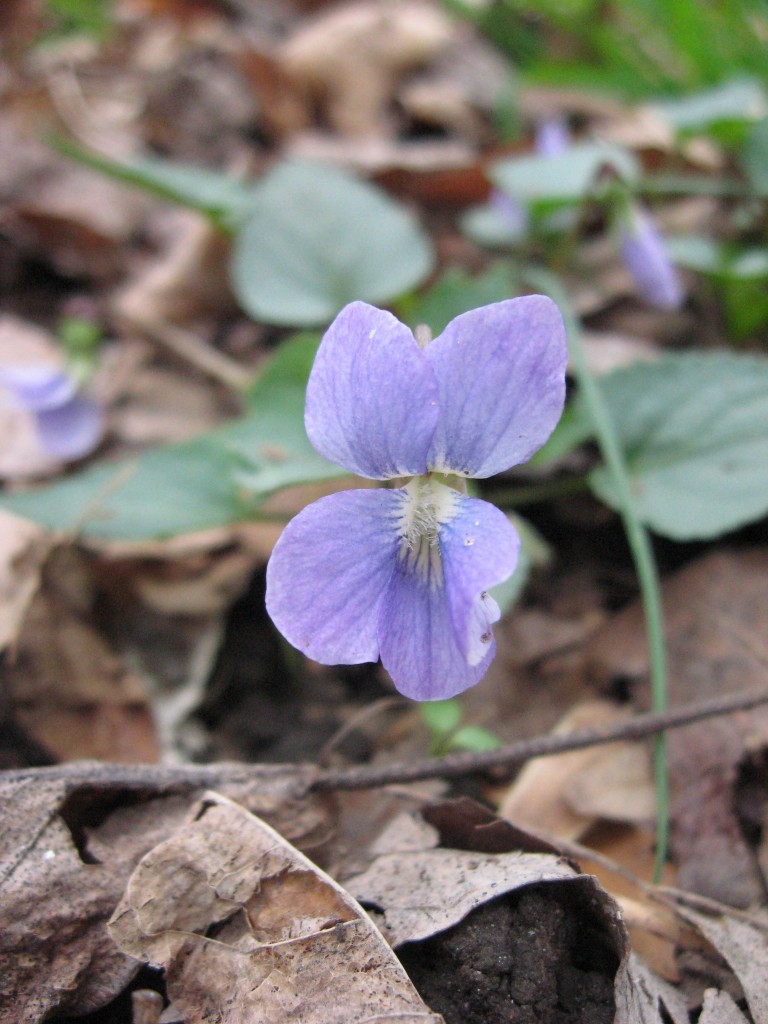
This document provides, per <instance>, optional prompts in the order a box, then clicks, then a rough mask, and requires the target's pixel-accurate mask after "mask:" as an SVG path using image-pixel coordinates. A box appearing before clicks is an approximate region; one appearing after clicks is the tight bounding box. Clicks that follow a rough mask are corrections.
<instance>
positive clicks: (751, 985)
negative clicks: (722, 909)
mask: <svg viewBox="0 0 768 1024" xmlns="http://www.w3.org/2000/svg"><path fill="white" fill-rule="evenodd" d="M675 911H676V913H677V914H678V915H679V916H680V917H681V918H682V919H683V920H684V921H685V922H686V923H688V924H690V925H693V927H694V928H695V929H696V930H697V931H698V932H699V933H700V934H701V935H703V936H704V938H705V939H706V940H707V941H708V942H710V943H711V944H712V945H713V946H714V947H715V949H716V950H717V951H718V953H719V954H720V955H721V956H722V957H723V959H724V960H726V961H727V963H728V965H729V967H730V968H731V969H732V971H733V973H734V974H735V975H736V977H737V978H738V980H739V982H740V983H741V987H742V988H743V990H744V996H745V998H746V1000H747V1003H748V1005H749V1009H750V1012H751V1014H752V1019H753V1020H754V1021H760V1022H762V1021H766V1020H768V971H766V967H765V965H766V963H768V916H767V915H766V914H765V912H756V913H755V914H754V918H755V923H754V924H751V923H750V922H749V921H746V920H744V919H743V918H739V917H735V916H731V915H730V914H723V915H721V916H719V917H718V916H714V915H710V914H705V913H703V912H702V911H699V910H694V909H693V908H692V907H690V906H687V905H686V904H685V903H683V902H680V903H678V904H677V906H676V907H675ZM719 1011H721V1012H723V1013H725V1012H726V1011H725V1010H724V1009H723V1008H722V1007H720V1008H719ZM713 1012H714V1010H713ZM715 1019H716V1018H715ZM724 1019H728V1018H724Z"/></svg>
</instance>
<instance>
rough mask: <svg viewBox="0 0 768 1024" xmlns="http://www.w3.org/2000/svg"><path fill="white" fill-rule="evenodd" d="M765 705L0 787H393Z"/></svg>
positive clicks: (119, 769) (62, 771)
mask: <svg viewBox="0 0 768 1024" xmlns="http://www.w3.org/2000/svg"><path fill="white" fill-rule="evenodd" d="M761 704H768V690H752V691H749V692H746V693H738V694H731V695H728V696H725V697H718V698H716V699H714V700H708V701H701V702H700V703H695V704H686V705H683V706H682V707H678V708H673V709H672V710H671V711H666V712H665V713H664V714H654V713H652V712H648V713H645V714H640V715H635V716H634V717H633V718H629V719H623V720H621V721H619V722H613V723H611V724H610V725H606V726H603V727H600V728H591V729H582V730H580V731H578V732H571V733H565V734H560V733H547V734H546V735H544V736H534V737H533V738H531V739H526V740H519V741H518V742H517V743H511V744H508V745H506V746H503V747H498V748H497V749H496V750H485V751H480V752H476V753H475V752H466V753H465V752H462V753H456V754H447V755H446V756H445V757H434V758H429V759H427V760H423V761H408V762H396V763H394V764H387V765H360V766H357V767H354V768H341V769H327V770H325V771H322V770H319V769H317V768H316V767H314V766H313V765H306V764H304V765H302V764H296V765H285V764H273V765H266V764H254V765H249V764H240V763H233V762H224V763H219V764H210V765H162V764H150V765H141V764H137V765H132V764H109V763H106V762H100V761H72V762H70V763H68V764H60V765H54V766H52V767H49V768H18V769H13V770H11V771H4V772H0V782H9V783H14V782H16V783H18V782H24V781H34V780H36V781H40V782H43V781H63V782H67V783H69V784H70V785H71V786H77V785H88V784H94V785H98V784H101V785H108V786H111V787H113V788H122V789H142V788H144V789H146V788H148V787H152V786H163V787H166V788H169V789H175V790H177V791H184V790H187V791H189V790H194V789H201V788H205V787H211V788H215V787H216V786H217V785H222V784H227V783H228V784H233V783H253V782H256V781H258V780H259V778H264V779H265V780H266V779H267V778H268V777H274V778H275V780H278V779H279V780H282V781H285V782H286V783H287V782H288V781H289V780H290V779H291V778H292V777H293V778H295V782H296V788H297V790H301V789H302V788H303V789H304V790H305V791H306V792H309V791H310V790H325V791H328V790H341V789H373V788H375V787H377V786H389V785H392V784H395V783H406V782H417V781H420V780H422V779H432V778H441V777H449V778H450V777H456V776H460V775H467V774H469V773H471V772H479V771H486V770H488V769H490V768H510V767H512V766H516V765H520V764H523V763H524V762H525V761H529V760H530V759H531V758H534V757H551V756H553V755H555V754H563V753H566V752H567V751H569V750H583V749H584V748H585V747H594V746H599V745H601V744H606V743H615V742H617V741H619V740H637V739H642V738H644V737H647V736H654V735H657V734H658V733H660V732H664V731H666V730H667V729H680V728H682V727H683V726H685V725H692V724H693V723H694V722H699V721H701V720H702V719H705V718H715V717H717V716H719V715H729V714H734V713H735V712H737V711H749V710H751V709H752V708H755V707H758V706H760V705H761Z"/></svg>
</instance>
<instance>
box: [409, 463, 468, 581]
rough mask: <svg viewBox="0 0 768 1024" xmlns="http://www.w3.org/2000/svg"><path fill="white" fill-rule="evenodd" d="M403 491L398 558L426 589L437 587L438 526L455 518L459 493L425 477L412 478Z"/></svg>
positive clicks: (440, 576)
mask: <svg viewBox="0 0 768 1024" xmlns="http://www.w3.org/2000/svg"><path fill="white" fill-rule="evenodd" d="M403 490H404V496H403V504H402V507H401V509H400V512H399V515H398V532H399V534H400V538H401V539H400V550H399V556H400V559H401V561H402V563H403V565H404V568H405V569H406V571H408V572H417V573H418V574H419V575H420V576H421V577H422V579H423V580H425V581H428V582H429V584H430V586H439V585H440V584H441V583H442V580H443V563H442V559H441V556H440V545H439V543H438V539H439V534H440V527H441V526H442V525H443V524H444V523H449V522H450V521H451V520H452V519H453V518H454V516H455V515H456V513H457V511H458V509H457V505H458V499H459V494H458V492H457V491H455V490H454V489H453V488H452V487H447V486H446V485H445V484H442V483H439V482H438V481H437V480H435V479H434V478H432V477H428V476H417V477H414V478H413V480H411V481H410V483H408V484H406V486H405V488H404V489H403Z"/></svg>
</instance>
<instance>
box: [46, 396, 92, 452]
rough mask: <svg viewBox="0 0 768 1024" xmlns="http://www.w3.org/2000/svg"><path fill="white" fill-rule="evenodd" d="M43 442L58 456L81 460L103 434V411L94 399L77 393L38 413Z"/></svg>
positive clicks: (47, 449)
mask: <svg viewBox="0 0 768 1024" xmlns="http://www.w3.org/2000/svg"><path fill="white" fill-rule="evenodd" d="M35 423H36V425H37V431H38V434H39V435H40V442H41V444H42V445H43V447H44V448H45V450H46V451H47V452H48V453H49V454H50V455H53V457H54V458H57V459H66V460H70V459H82V458H83V457H84V456H85V455H88V454H90V453H91V452H92V451H93V450H94V448H96V446H97V445H98V443H99V441H100V440H101V438H102V435H103V433H104V413H103V411H102V409H101V406H99V405H98V404H97V403H96V402H94V401H93V399H92V398H88V397H86V396H85V395H75V397H74V398H72V399H71V400H70V401H69V402H65V403H64V405H60V406H58V407H56V408H52V409H43V410H41V411H40V412H38V413H36V414H35Z"/></svg>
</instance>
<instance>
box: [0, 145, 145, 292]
mask: <svg viewBox="0 0 768 1024" xmlns="http://www.w3.org/2000/svg"><path fill="white" fill-rule="evenodd" d="M51 164H52V166H51V173H50V177H49V178H48V180H46V181H45V182H44V183H42V184H40V183H35V187H34V189H31V190H30V191H29V193H28V194H26V195H24V196H21V197H19V198H18V199H17V200H16V202H14V203H13V205H12V206H11V208H10V210H9V211H8V215H7V217H6V230H7V231H8V233H9V234H10V235H11V237H12V238H13V239H14V240H15V241H16V243H17V244H19V245H21V246H22V247H23V248H24V249H27V250H30V251H32V252H34V253H35V254H36V255H37V256H38V257H40V258H42V259H44V260H45V261H46V262H48V263H50V264H51V265H52V266H53V267H54V268H55V269H56V270H57V271H58V272H59V273H61V274H63V275H65V276H67V277H90V278H96V279H98V280H103V279H104V278H106V277H111V276H113V275H114V274H115V273H116V272H117V271H119V270H120V269H121V268H122V266H123V263H124V260H125V252H126V242H127V240H128V238H129V236H130V235H131V234H132V232H134V231H135V230H136V228H137V227H138V225H139V224H140V222H141V220H142V218H143V216H144V213H145V211H146V208H147V199H146V197H145V196H143V195H141V194H140V193H139V192H137V191H136V190H135V189H128V188H125V186H123V185H121V184H120V183H118V182H114V181H110V180H109V179H108V178H106V177H104V175H102V174H98V173H97V172H96V171H92V170H89V169H87V168H84V167H78V166H75V165H72V164H69V163H67V162H65V161H64V160H63V159H59V158H56V157H54V158H52V160H51Z"/></svg>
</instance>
